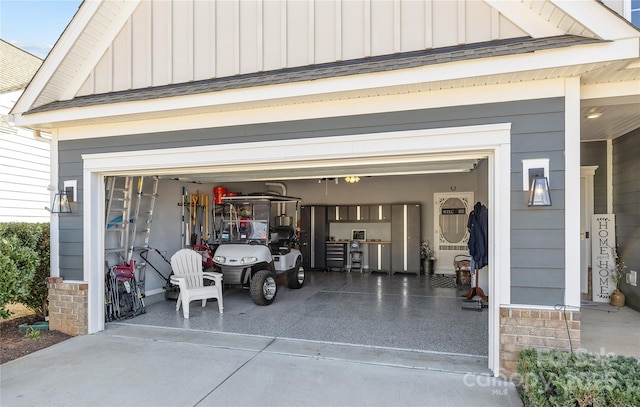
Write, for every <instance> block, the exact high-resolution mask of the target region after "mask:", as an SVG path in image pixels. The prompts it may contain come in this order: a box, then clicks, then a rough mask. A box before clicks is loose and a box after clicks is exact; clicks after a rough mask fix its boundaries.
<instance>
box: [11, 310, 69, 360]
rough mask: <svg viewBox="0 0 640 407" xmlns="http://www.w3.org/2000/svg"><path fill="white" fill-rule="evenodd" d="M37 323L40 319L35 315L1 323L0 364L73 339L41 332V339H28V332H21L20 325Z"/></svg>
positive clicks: (61, 334) (50, 332)
mask: <svg viewBox="0 0 640 407" xmlns="http://www.w3.org/2000/svg"><path fill="white" fill-rule="evenodd" d="M35 322H38V317H36V316H35V315H27V316H23V317H18V318H13V319H9V320H6V321H0V364H2V363H6V362H9V361H10V360H14V359H18V358H20V357H22V356H25V355H28V354H30V353H33V352H36V351H38V350H40V349H44V348H47V347H49V346H51V345H55V344H56V343H59V342H62V341H64V340H67V339H69V338H71V336H70V335H67V334H65V333H62V332H60V331H39V332H40V337H39V338H37V339H30V338H27V337H26V335H27V332H28V331H22V330H20V325H22V324H29V325H32V324H34V323H35Z"/></svg>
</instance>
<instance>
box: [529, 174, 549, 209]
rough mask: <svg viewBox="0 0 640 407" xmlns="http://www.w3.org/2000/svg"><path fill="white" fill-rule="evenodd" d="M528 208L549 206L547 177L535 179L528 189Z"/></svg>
mask: <svg viewBox="0 0 640 407" xmlns="http://www.w3.org/2000/svg"><path fill="white" fill-rule="evenodd" d="M529 206H551V195H550V194H549V180H548V179H547V177H535V178H533V181H531V188H529Z"/></svg>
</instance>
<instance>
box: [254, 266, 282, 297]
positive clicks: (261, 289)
mask: <svg viewBox="0 0 640 407" xmlns="http://www.w3.org/2000/svg"><path fill="white" fill-rule="evenodd" d="M250 291H251V299H252V300H253V302H254V303H256V304H257V305H269V304H271V303H272V302H273V300H275V299H276V294H277V293H278V285H277V284H276V276H275V274H273V273H272V272H271V271H269V270H260V271H258V272H257V273H256V274H255V275H254V276H253V278H252V279H251V287H250Z"/></svg>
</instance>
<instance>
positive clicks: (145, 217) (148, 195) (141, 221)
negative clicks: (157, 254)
mask: <svg viewBox="0 0 640 407" xmlns="http://www.w3.org/2000/svg"><path fill="white" fill-rule="evenodd" d="M133 198H134V204H133V207H132V213H131V220H130V223H131V224H130V226H129V239H128V242H129V248H128V251H127V261H131V260H132V259H133V257H134V255H135V257H136V258H135V260H136V271H137V273H138V275H137V276H136V281H137V283H138V286H139V287H140V292H141V293H142V294H143V295H144V292H145V277H146V267H147V262H146V261H144V259H143V258H141V257H140V252H141V251H143V250H148V249H149V238H150V236H151V224H152V222H153V211H154V208H155V203H156V198H158V177H155V176H154V177H139V178H138V180H137V185H136V188H135V190H134V192H133Z"/></svg>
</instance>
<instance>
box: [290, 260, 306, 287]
mask: <svg viewBox="0 0 640 407" xmlns="http://www.w3.org/2000/svg"><path fill="white" fill-rule="evenodd" d="M287 282H288V283H289V288H301V287H302V285H303V284H304V268H303V267H302V266H301V263H300V258H298V259H297V260H296V265H295V267H294V268H293V270H291V271H290V272H289V274H288V275H287Z"/></svg>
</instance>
